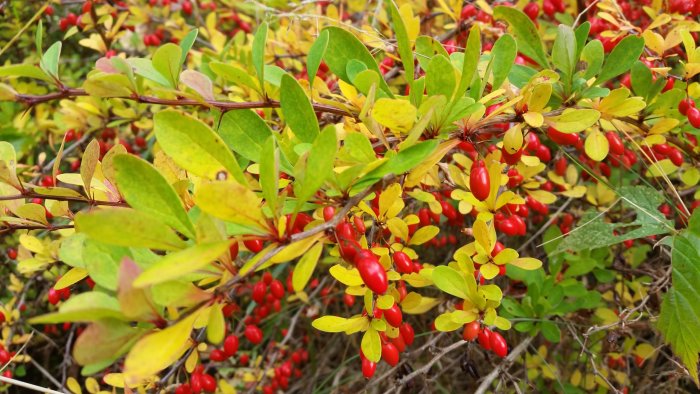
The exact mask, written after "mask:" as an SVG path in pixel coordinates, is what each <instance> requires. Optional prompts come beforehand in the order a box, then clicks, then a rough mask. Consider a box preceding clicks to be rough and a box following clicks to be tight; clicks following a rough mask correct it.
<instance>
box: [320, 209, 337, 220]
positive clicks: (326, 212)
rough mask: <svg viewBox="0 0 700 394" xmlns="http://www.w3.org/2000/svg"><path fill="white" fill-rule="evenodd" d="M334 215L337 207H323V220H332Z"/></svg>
mask: <svg viewBox="0 0 700 394" xmlns="http://www.w3.org/2000/svg"><path fill="white" fill-rule="evenodd" d="M333 216H335V207H325V208H323V220H325V221H327V222H330V221H331V219H333Z"/></svg>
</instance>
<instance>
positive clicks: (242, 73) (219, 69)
mask: <svg viewBox="0 0 700 394" xmlns="http://www.w3.org/2000/svg"><path fill="white" fill-rule="evenodd" d="M209 68H210V69H211V71H213V72H214V73H215V74H216V75H218V76H220V77H221V78H223V79H225V80H226V81H229V82H233V83H234V84H235V85H236V86H240V87H248V88H250V89H252V90H254V91H256V92H258V93H262V91H261V88H260V86H258V82H257V81H255V80H254V79H253V77H251V76H250V74H248V72H247V71H246V70H244V69H242V68H240V67H237V66H233V65H230V64H224V63H219V62H211V63H209ZM240 111H244V110H240ZM230 112H238V111H229V112H226V114H228V113H230Z"/></svg>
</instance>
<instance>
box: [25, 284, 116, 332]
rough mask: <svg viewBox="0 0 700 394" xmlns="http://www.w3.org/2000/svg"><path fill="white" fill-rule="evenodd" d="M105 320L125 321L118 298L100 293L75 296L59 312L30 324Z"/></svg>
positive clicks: (38, 317) (44, 316)
mask: <svg viewBox="0 0 700 394" xmlns="http://www.w3.org/2000/svg"><path fill="white" fill-rule="evenodd" d="M104 318H116V319H124V316H122V314H121V312H119V301H117V299H116V298H114V297H112V296H110V295H107V294H106V293H102V292H98V291H90V292H87V293H80V294H76V295H73V296H72V297H71V298H69V299H68V300H67V301H65V302H64V303H63V304H61V306H60V308H59V309H58V312H54V313H49V314H46V315H41V316H37V317H34V318H31V319H29V323H30V324H55V323H63V322H90V321H97V320H100V319H104Z"/></svg>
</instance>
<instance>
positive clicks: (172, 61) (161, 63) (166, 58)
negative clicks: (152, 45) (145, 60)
mask: <svg viewBox="0 0 700 394" xmlns="http://www.w3.org/2000/svg"><path fill="white" fill-rule="evenodd" d="M181 58H182V48H180V47H179V46H178V45H176V44H173V43H171V42H169V43H167V44H165V45H163V46H161V47H159V48H158V49H156V51H155V53H154V54H153V68H154V69H156V71H158V72H159V73H160V75H162V76H163V77H165V79H166V80H168V86H170V87H171V88H173V89H175V88H177V82H178V81H179V80H180V67H181V65H182V62H181Z"/></svg>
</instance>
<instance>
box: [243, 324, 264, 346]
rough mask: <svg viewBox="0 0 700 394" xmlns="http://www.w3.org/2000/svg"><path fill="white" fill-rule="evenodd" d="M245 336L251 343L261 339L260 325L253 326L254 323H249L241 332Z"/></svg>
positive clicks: (257, 342) (258, 341) (255, 343)
mask: <svg viewBox="0 0 700 394" xmlns="http://www.w3.org/2000/svg"><path fill="white" fill-rule="evenodd" d="M243 333H244V335H245V337H246V338H247V339H248V340H249V341H250V343H252V344H253V345H257V344H259V343H260V342H262V340H263V332H262V330H261V329H260V327H258V326H255V325H249V326H246V328H245V331H244V332H243Z"/></svg>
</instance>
